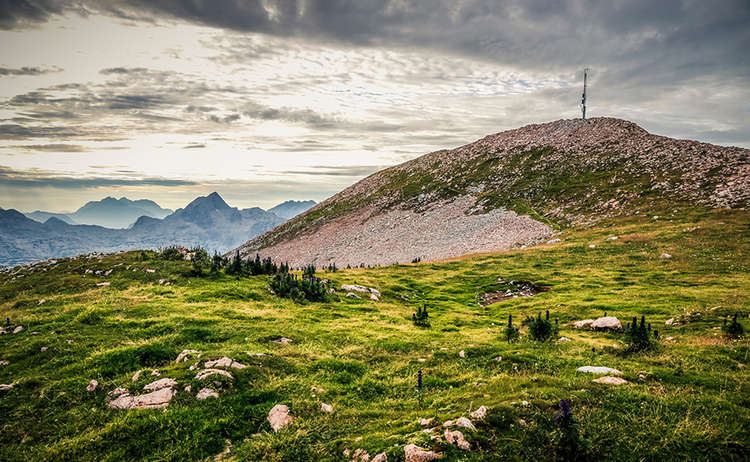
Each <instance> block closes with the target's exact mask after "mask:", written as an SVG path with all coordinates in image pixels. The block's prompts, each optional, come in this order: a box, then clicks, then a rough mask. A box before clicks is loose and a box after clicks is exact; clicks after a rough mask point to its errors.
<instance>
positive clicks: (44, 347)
mask: <svg viewBox="0 0 750 462" xmlns="http://www.w3.org/2000/svg"><path fill="white" fill-rule="evenodd" d="M39 351H41V352H42V353H44V352H45V351H47V347H46V346H43V347H41V348H40V349H39Z"/></svg>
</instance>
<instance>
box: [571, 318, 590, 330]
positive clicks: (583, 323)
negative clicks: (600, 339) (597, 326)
mask: <svg viewBox="0 0 750 462" xmlns="http://www.w3.org/2000/svg"><path fill="white" fill-rule="evenodd" d="M593 322H594V320H593V319H584V320H582V321H576V322H574V323H573V327H574V328H576V329H583V328H586V327H591V324H592V323H593Z"/></svg>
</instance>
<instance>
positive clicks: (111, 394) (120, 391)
mask: <svg viewBox="0 0 750 462" xmlns="http://www.w3.org/2000/svg"><path fill="white" fill-rule="evenodd" d="M127 392H128V390H126V389H124V388H122V387H117V388H115V389H114V390H112V391H110V392H109V393H107V395H108V396H109V397H110V398H113V397H115V396H120V395H124V394H126V393H127Z"/></svg>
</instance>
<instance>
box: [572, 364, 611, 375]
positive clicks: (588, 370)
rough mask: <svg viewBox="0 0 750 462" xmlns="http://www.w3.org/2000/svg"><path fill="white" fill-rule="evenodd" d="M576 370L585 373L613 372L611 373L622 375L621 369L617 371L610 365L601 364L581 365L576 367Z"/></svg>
mask: <svg viewBox="0 0 750 462" xmlns="http://www.w3.org/2000/svg"><path fill="white" fill-rule="evenodd" d="M576 371H577V372H584V373H587V374H613V375H622V372H621V371H618V370H617V369H612V368H611V367H603V366H581V367H579V368H578V369H576Z"/></svg>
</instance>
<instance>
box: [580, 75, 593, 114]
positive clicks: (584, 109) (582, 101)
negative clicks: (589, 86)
mask: <svg viewBox="0 0 750 462" xmlns="http://www.w3.org/2000/svg"><path fill="white" fill-rule="evenodd" d="M590 70H591V69H589V68H588V67H586V68H584V69H583V96H581V113H582V116H583V117H582V119H583V120H586V77H588V73H589V71H590Z"/></svg>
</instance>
